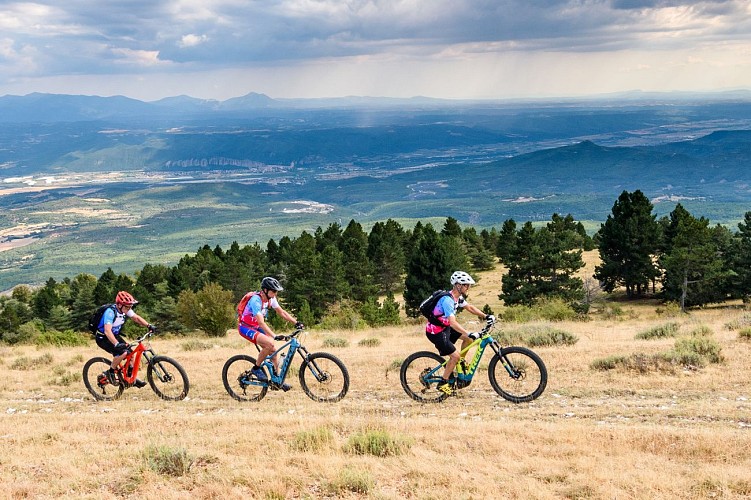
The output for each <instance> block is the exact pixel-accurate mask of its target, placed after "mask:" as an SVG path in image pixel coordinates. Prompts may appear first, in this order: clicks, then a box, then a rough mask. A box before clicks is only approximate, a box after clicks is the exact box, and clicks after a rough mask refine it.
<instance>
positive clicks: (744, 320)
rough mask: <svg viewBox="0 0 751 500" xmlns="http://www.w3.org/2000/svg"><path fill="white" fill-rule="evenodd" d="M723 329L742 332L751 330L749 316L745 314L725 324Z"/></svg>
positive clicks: (750, 317) (750, 318) (750, 316)
mask: <svg viewBox="0 0 751 500" xmlns="http://www.w3.org/2000/svg"><path fill="white" fill-rule="evenodd" d="M725 328H727V329H728V330H742V329H744V328H751V314H749V313H745V314H742V315H741V316H739V317H737V318H735V319H734V320H733V321H730V322H728V323H725Z"/></svg>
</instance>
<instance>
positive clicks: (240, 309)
mask: <svg viewBox="0 0 751 500" xmlns="http://www.w3.org/2000/svg"><path fill="white" fill-rule="evenodd" d="M257 293H258V292H248V293H246V294H245V295H243V298H242V299H240V302H239V303H238V304H237V320H238V321H240V318H242V316H243V311H245V306H247V305H248V301H249V300H250V298H251V297H253V295H255V294H257Z"/></svg>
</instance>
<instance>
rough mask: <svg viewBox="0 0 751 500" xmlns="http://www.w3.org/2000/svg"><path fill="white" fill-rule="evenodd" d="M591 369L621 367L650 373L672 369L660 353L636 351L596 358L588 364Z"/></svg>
mask: <svg viewBox="0 0 751 500" xmlns="http://www.w3.org/2000/svg"><path fill="white" fill-rule="evenodd" d="M589 367H590V369H592V370H599V371H605V370H615V369H618V368H620V369H622V370H627V371H633V372H637V373H650V372H653V371H667V372H672V371H674V369H673V366H672V365H671V363H670V361H669V360H666V359H665V358H664V356H663V355H662V354H653V355H648V354H641V353H636V354H632V355H630V356H609V357H607V358H601V359H596V360H594V361H593V362H592V363H590V365H589Z"/></svg>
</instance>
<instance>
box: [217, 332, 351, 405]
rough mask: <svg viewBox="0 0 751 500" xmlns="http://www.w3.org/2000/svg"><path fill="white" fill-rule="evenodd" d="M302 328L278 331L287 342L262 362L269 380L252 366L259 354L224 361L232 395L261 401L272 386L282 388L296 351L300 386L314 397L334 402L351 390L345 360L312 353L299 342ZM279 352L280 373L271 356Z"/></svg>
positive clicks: (278, 338) (226, 383)
mask: <svg viewBox="0 0 751 500" xmlns="http://www.w3.org/2000/svg"><path fill="white" fill-rule="evenodd" d="M302 332H303V330H302V329H297V330H295V331H294V332H292V333H291V334H289V335H277V336H276V337H274V340H276V341H285V342H286V343H285V344H284V345H283V346H281V347H280V348H279V349H277V350H276V351H275V352H274V353H273V354H272V355H270V356H268V357H267V358H266V359H265V360H264V361H263V363H262V364H261V369H262V370H263V371H264V372H265V373H266V376H267V380H259V379H258V378H256V377H255V376H254V375H253V374H252V373H251V369H252V368H253V366H254V365H255V364H256V358H254V357H252V356H248V355H247V354H238V355H237V356H232V357H231V358H229V359H228V360H227V362H226V363H224V368H223V369H222V382H224V388H225V389H226V390H227V392H228V393H229V395H230V396H232V397H233V398H234V399H236V400H238V401H260V400H262V399H263V397H264V396H265V395H266V392H267V391H268V390H269V389H271V390H280V389H281V388H282V387H283V385H284V379H285V378H287V374H288V372H289V368H290V365H291V364H292V358H294V357H295V353H298V354H300V357H301V358H302V364H301V365H300V372H299V375H298V376H299V379H300V387H302V390H303V391H304V392H305V394H307V396H308V397H309V398H310V399H312V400H313V401H320V402H322V403H334V402H336V401H339V400H341V399H342V398H343V397H344V396H345V395H346V394H347V391H348V390H349V373H348V372H347V368H346V367H345V366H344V363H342V362H341V360H340V359H339V358H337V357H336V356H334V355H333V354H329V353H327V352H314V353H309V352H308V350H307V349H305V346H303V345H302V343H300V340H299V339H298V336H299V335H300V333H302ZM257 347H258V346H256V348H257ZM275 354H278V355H279V356H280V358H281V360H280V361H281V362H280V364H279V373H274V365H273V364H272V363H271V358H272V357H273V356H274V355H275Z"/></svg>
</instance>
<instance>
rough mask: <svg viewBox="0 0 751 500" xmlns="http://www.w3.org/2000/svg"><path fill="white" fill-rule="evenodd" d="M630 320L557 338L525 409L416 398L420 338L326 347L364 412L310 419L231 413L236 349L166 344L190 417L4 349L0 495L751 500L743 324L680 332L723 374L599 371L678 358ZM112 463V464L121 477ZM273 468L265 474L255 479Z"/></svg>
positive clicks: (474, 390) (55, 359) (313, 414)
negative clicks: (181, 374)
mask: <svg viewBox="0 0 751 500" xmlns="http://www.w3.org/2000/svg"><path fill="white" fill-rule="evenodd" d="M497 275H498V272H492V273H489V274H486V275H484V276H483V279H482V281H481V284H480V285H479V286H478V287H476V289H475V290H474V292H473V298H475V301H476V302H477V300H476V299H477V298H479V297H482V296H484V295H486V294H490V293H492V292H493V290H494V287H495V286H496V282H497V280H498V276H497ZM624 308H625V309H626V310H627V312H628V313H629V314H628V317H629V319H628V320H622V321H610V320H594V321H590V322H585V323H581V322H573V323H562V324H556V325H554V326H555V327H557V328H561V329H563V330H566V331H569V332H571V333H574V334H576V335H577V336H578V337H579V342H578V343H577V344H576V345H574V346H570V347H554V348H539V349H536V350H537V351H538V352H539V354H540V355H541V356H542V358H543V359H544V360H545V362H546V364H547V366H548V369H549V372H550V381H549V384H548V388H547V390H546V391H545V393H544V394H543V396H542V397H541V398H540V399H538V400H537V401H535V402H533V403H530V404H522V405H513V404H511V403H508V402H506V401H504V400H502V399H500V398H499V397H497V396H495V395H494V393H493V392H492V389H491V388H490V385H489V383H488V381H487V377H486V375H485V373H486V372H485V371H484V370H483V371H481V372H479V374H478V377H477V378H476V380H475V381H474V382H473V384H472V385H471V386H470V387H469V388H467V389H465V390H464V391H462V394H461V396H460V397H457V398H453V399H450V400H448V401H446V402H445V403H442V404H439V405H421V404H418V403H416V402H413V401H411V400H410V399H409V398H407V396H406V395H405V394H404V392H403V391H402V389H401V387H400V385H399V382H398V374H397V372H396V371H395V370H394V369H393V367H394V366H395V365H397V364H398V363H399V362H400V360H402V359H403V358H404V357H405V356H406V355H407V354H408V353H410V352H412V351H415V350H424V349H428V348H429V344H428V343H427V341H426V340H425V339H424V337H423V335H422V333H421V329H422V326H421V325H418V324H411V325H405V326H402V327H398V328H386V329H379V330H366V331H357V332H348V331H338V332H313V333H311V334H310V335H309V336H308V337H307V338H306V339H305V344H306V345H307V346H308V347H309V348H310V350H311V351H318V350H325V351H330V352H333V353H334V354H336V355H337V356H339V357H340V358H341V359H342V360H344V362H345V363H346V365H347V367H348V368H349V371H350V374H351V389H350V392H349V394H348V395H347V397H346V398H345V399H344V400H343V401H341V402H340V403H337V404H333V405H323V404H320V403H314V402H312V401H310V400H309V399H308V398H307V397H306V396H305V395H304V394H303V392H302V390H301V389H300V387H299V383H298V382H297V380H296V379H293V380H291V383H292V385H293V390H292V391H290V392H288V393H277V392H272V393H269V394H268V395H267V397H266V399H264V400H263V401H261V402H260V403H255V404H242V403H238V402H236V401H234V400H232V399H230V398H229V396H228V395H227V394H226V393H225V392H224V389H223V387H222V384H221V380H220V371H221V366H222V364H223V363H224V361H225V360H226V359H227V358H229V357H230V356H231V355H233V354H235V353H237V352H241V351H245V352H248V350H249V346H248V344H247V343H246V342H244V341H243V340H242V339H240V338H239V337H238V336H237V335H236V334H234V333H232V332H230V334H229V335H228V336H227V337H226V338H221V339H206V338H198V339H192V340H188V339H156V340H155V341H154V347H155V348H156V349H157V351H158V352H160V353H163V354H167V355H169V356H171V357H173V358H175V359H177V360H179V361H180V362H181V363H182V364H183V365H184V366H185V368H186V369H187V371H188V374H189V376H190V379H191V392H190V398H189V400H187V401H183V402H178V403H168V402H162V401H160V400H158V399H157V398H156V396H154V394H153V393H151V392H150V391H149V390H148V389H143V390H142V391H137V390H130V391H128V392H126V394H125V396H124V398H123V399H122V400H121V401H117V402H113V403H96V402H94V401H93V400H92V399H91V397H90V396H88V395H87V394H86V393H85V389H84V388H83V385H82V383H81V382H80V381H74V382H72V383H70V384H69V385H65V384H64V383H62V382H61V379H62V377H64V376H66V375H67V376H68V377H73V376H75V374H76V373H79V372H80V370H81V367H82V365H83V363H84V361H85V359H88V358H89V357H91V356H94V355H99V352H100V351H99V350H98V349H97V348H96V347H95V346H94V345H93V343H92V344H90V345H89V346H87V347H82V348H63V349H37V348H33V347H13V348H9V347H3V348H1V349H0V365H2V366H3V372H4V373H5V376H4V377H3V378H2V379H1V380H0V409H2V411H0V439H2V440H3V442H5V443H6V449H11V450H12V453H6V454H5V455H4V456H3V457H2V458H0V465H2V467H0V482H2V483H3V484H5V485H6V490H5V493H6V494H7V495H8V496H9V497H23V496H25V497H35V498H52V497H60V496H72V497H83V498H102V497H105V498H106V497H110V496H122V497H127V498H131V497H133V498H135V497H142V496H144V495H147V496H159V497H160V498H165V499H172V498H175V499H177V498H185V497H186V496H188V495H190V496H192V497H195V498H216V497H224V498H227V497H238V496H245V497H251V498H290V497H294V498H321V497H324V496H339V497H342V498H360V497H362V496H366V495H365V494H364V493H362V492H353V491H351V490H348V489H347V487H350V488H355V487H356V486H358V485H363V484H365V485H366V487H367V488H368V494H367V496H368V497H372V498H405V497H409V498H436V497H446V498H468V497H473V498H500V497H503V498H550V499H552V498H626V499H642V498H707V497H710V496H711V497H717V498H744V497H747V496H748V495H751V480H749V477H748V470H749V467H751V452H750V451H749V450H751V435H750V434H749V432H748V428H749V426H750V425H751V403H749V398H751V393H749V388H748V380H749V378H750V377H751V366H749V364H748V363H747V360H748V358H749V356H751V344H750V343H748V342H744V341H742V340H739V338H738V335H737V333H736V332H733V331H730V330H728V329H727V328H725V325H726V324H727V323H728V322H730V321H732V320H733V319H735V318H737V317H738V316H739V315H741V314H744V313H743V311H742V310H740V309H733V308H709V309H705V310H702V311H697V312H695V313H692V314H691V315H690V316H686V317H684V318H678V319H677V320H676V321H678V322H679V323H680V324H681V330H682V331H683V332H687V331H690V330H692V329H693V328H696V327H697V326H698V325H706V326H708V327H709V328H710V329H711V330H712V332H713V335H714V337H715V338H716V339H717V340H718V341H719V342H720V344H721V345H722V349H723V351H722V353H723V355H724V356H725V362H724V363H723V364H721V365H713V366H709V367H707V368H704V369H700V370H692V371H683V370H678V371H677V372H676V373H673V374H666V373H649V374H637V373H627V372H618V371H614V372H595V371H592V370H590V369H589V368H588V366H589V364H590V363H591V362H592V361H593V360H595V359H599V358H603V357H606V356H611V355H621V354H624V355H628V354H631V353H645V354H649V353H654V352H657V351H662V350H667V349H669V348H670V347H671V346H672V343H673V340H653V341H643V340H641V341H640V340H635V339H634V335H635V334H636V333H638V332H640V331H644V330H646V329H647V328H650V327H652V326H655V325H659V324H662V323H664V322H665V321H666V320H665V319H664V318H661V317H658V316H657V315H656V314H655V309H654V304H649V303H645V302H640V303H635V304H625V305H624ZM464 321H467V319H466V318H464ZM327 335H335V336H338V337H342V338H346V339H347V340H349V346H348V347H344V348H323V347H322V344H323V341H324V339H325V338H326V336H327ZM365 338H378V339H380V340H381V345H380V347H376V348H373V347H361V346H359V345H358V342H359V341H360V340H362V339H365ZM191 345H193V346H195V345H201V346H203V347H204V349H202V350H196V349H191V348H190V347H191ZM47 355H49V356H51V358H52V361H51V362H46V363H44V364H43V366H31V367H30V368H29V369H24V370H22V369H17V368H14V366H22V365H25V363H24V359H26V360H29V359H31V360H33V359H40V358H42V357H43V356H47ZM487 361H488V359H487V358H486V359H485V360H483V364H485V363H487ZM321 428H326V429H329V430H330V431H331V433H332V435H333V441H331V442H328V443H326V444H324V445H323V446H322V447H321V448H320V449H308V450H307V451H306V450H299V449H297V448H295V447H294V445H293V443H294V441H295V439H296V437H298V436H299V435H301V433H305V432H314V431H317V430H320V429H321ZM372 429H380V430H384V431H385V432H386V433H387V434H388V435H389V436H391V437H395V438H404V439H408V440H409V441H410V442H411V446H410V448H409V449H408V451H406V452H405V453H404V454H402V455H397V456H389V457H374V456H369V455H365V456H358V455H350V454H348V453H347V452H346V451H345V445H346V443H347V441H348V440H349V439H350V438H351V437H352V436H353V435H355V434H357V433H360V432H364V431H367V430H372ZM126 441H129V442H128V444H127V445H126V444H125V442H126ZM153 446H161V447H164V448H165V449H167V450H184V451H185V452H187V454H188V456H190V457H191V458H193V459H195V462H194V465H193V466H192V468H191V470H190V472H188V473H187V475H185V476H183V477H172V476H169V475H166V474H159V473H157V472H155V471H154V470H152V469H151V468H150V467H149V466H148V464H147V462H146V460H145V459H144V454H145V452H146V450H147V449H148V448H149V447H153ZM105 457H110V458H111V460H110V462H109V464H107V465H106V466H105V465H104V460H106V459H105ZM114 457H117V459H114ZM259 461H262V462H263V463H264V464H263V466H262V467H263V470H264V473H263V474H258V473H254V472H252V471H256V470H257V469H258V467H259V466H258V462H259ZM105 470H106V473H103V471H105ZM459 477H465V478H467V480H466V481H465V482H463V483H462V482H461V481H459V480H458V478H459ZM368 485H369V486H368ZM499 487H501V488H503V489H502V492H499Z"/></svg>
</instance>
